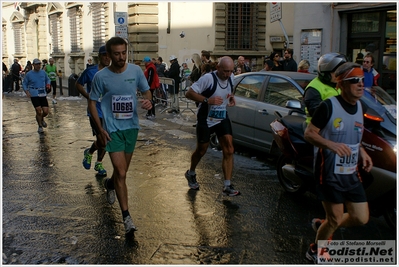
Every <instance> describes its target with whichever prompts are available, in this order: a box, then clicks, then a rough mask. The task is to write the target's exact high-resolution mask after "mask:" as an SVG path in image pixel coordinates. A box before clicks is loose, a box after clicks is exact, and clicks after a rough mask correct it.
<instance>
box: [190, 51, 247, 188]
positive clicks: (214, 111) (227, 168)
mask: <svg viewBox="0 0 399 267" xmlns="http://www.w3.org/2000/svg"><path fill="white" fill-rule="evenodd" d="M233 72H234V61H233V59H232V58H230V57H227V56H226V57H222V58H221V59H220V61H219V63H218V65H217V70H216V71H214V72H211V73H207V74H205V75H204V76H202V77H201V78H200V79H199V80H198V81H197V82H195V83H194V84H193V85H191V87H190V88H189V89H188V91H187V93H186V97H187V98H188V99H191V100H193V101H197V102H199V103H200V104H199V106H198V112H197V126H196V128H197V129H196V132H197V147H196V149H195V151H194V153H193V154H192V156H191V165H190V169H189V170H187V171H186V173H185V177H186V179H187V181H188V186H189V187H190V189H194V190H198V189H199V185H198V183H197V178H196V173H195V168H196V167H197V165H198V163H199V162H200V160H201V158H202V157H203V156H204V155H205V153H206V151H207V149H208V146H209V141H210V135H211V134H212V133H216V135H217V137H218V139H219V142H220V145H221V147H222V151H223V159H222V169H223V174H224V179H225V180H224V187H223V194H224V195H227V196H237V195H239V194H240V192H239V191H238V190H235V189H234V187H233V185H232V184H231V178H232V175H233V155H234V147H233V136H232V129H231V122H230V120H229V117H228V114H227V110H226V107H227V106H234V105H235V99H234V95H233V94H232V91H233V82H232V79H233V78H234V74H233Z"/></svg>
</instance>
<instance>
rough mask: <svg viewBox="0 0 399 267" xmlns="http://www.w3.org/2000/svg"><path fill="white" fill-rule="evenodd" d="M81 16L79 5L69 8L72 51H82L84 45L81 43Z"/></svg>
mask: <svg viewBox="0 0 399 267" xmlns="http://www.w3.org/2000/svg"><path fill="white" fill-rule="evenodd" d="M80 24H81V18H80V12H78V8H77V7H73V8H71V9H69V27H70V30H71V52H72V53H76V52H81V51H82V45H81V33H80V27H81V25H80Z"/></svg>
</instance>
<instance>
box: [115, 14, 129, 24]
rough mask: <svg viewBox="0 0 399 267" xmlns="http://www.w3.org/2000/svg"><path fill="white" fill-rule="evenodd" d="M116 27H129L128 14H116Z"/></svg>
mask: <svg viewBox="0 0 399 267" xmlns="http://www.w3.org/2000/svg"><path fill="white" fill-rule="evenodd" d="M115 25H127V12H115Z"/></svg>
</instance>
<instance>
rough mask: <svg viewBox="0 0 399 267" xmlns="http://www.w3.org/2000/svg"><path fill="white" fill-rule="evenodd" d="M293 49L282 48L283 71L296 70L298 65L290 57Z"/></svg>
mask: <svg viewBox="0 0 399 267" xmlns="http://www.w3.org/2000/svg"><path fill="white" fill-rule="evenodd" d="M292 54H293V51H292V49H290V48H287V49H285V50H284V61H283V70H284V71H298V66H297V64H296V62H295V60H294V59H293V58H292Z"/></svg>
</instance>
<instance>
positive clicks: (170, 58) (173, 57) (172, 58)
mask: <svg viewBox="0 0 399 267" xmlns="http://www.w3.org/2000/svg"><path fill="white" fill-rule="evenodd" d="M176 58H177V57H176V56H175V55H171V56H170V57H169V60H170V61H171V60H175V59H176Z"/></svg>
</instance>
